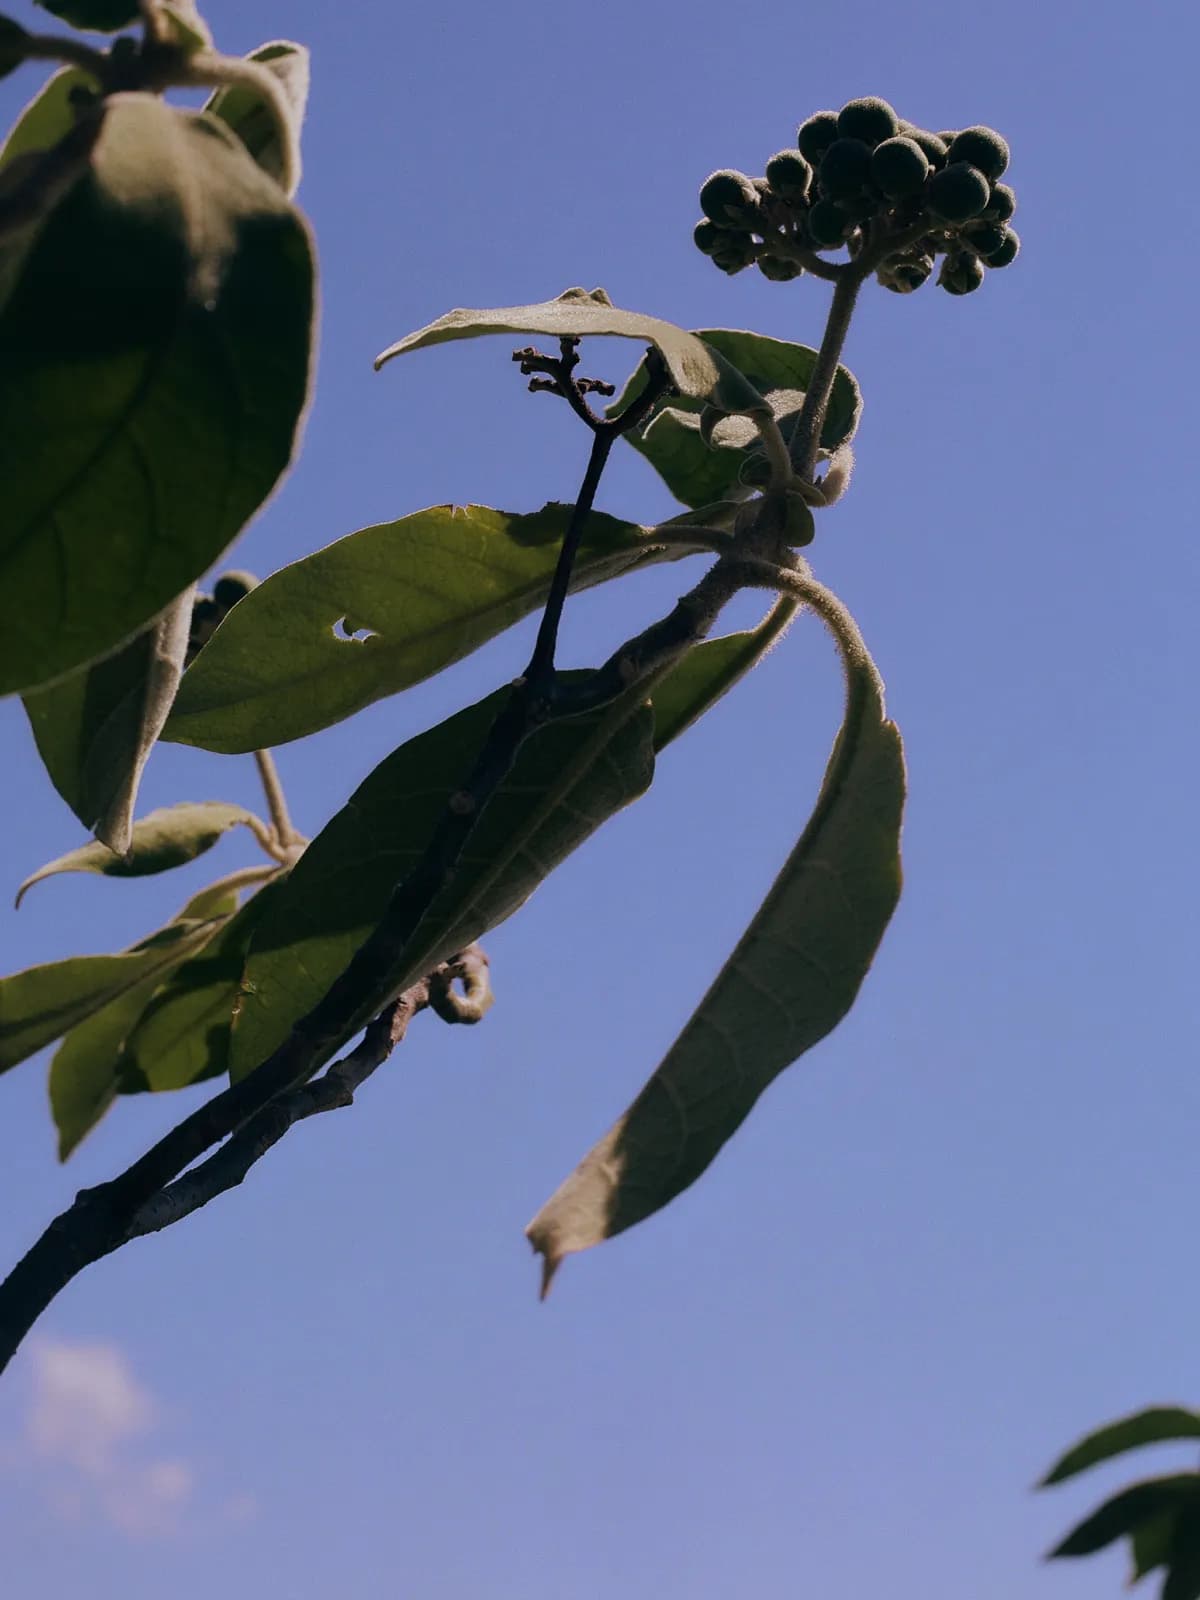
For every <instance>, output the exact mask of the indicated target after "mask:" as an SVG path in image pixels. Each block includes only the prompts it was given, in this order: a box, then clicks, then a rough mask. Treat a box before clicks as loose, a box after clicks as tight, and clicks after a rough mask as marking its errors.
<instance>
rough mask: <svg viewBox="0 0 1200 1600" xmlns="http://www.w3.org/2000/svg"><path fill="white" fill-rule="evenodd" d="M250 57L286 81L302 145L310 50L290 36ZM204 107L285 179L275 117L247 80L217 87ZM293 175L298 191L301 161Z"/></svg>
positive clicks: (267, 167) (296, 133) (273, 173)
mask: <svg viewBox="0 0 1200 1600" xmlns="http://www.w3.org/2000/svg"><path fill="white" fill-rule="evenodd" d="M247 59H248V60H250V61H255V62H257V63H258V64H259V65H260V66H263V67H266V68H267V70H268V71H269V72H271V73H273V74H274V75H275V77H277V78H278V79H279V81H280V83H281V84H282V86H283V92H284V96H285V98H286V100H287V103H288V105H289V107H290V108H291V112H292V128H293V133H294V136H295V139H296V143H297V146H298V144H299V137H300V127H301V124H302V123H303V121H304V111H305V107H306V106H307V104H308V84H309V53H308V51H307V50H306V49H305V47H304V46H303V45H302V44H293V43H292V41H291V40H290V39H275V40H273V41H272V42H271V43H270V44H264V45H260V46H259V47H258V49H257V50H252V51H251V52H250V55H249V57H248V58H247ZM204 109H205V110H206V111H209V112H211V113H212V115H213V116H214V117H220V118H221V120H222V122H226V123H228V125H229V126H230V127H231V128H232V129H233V131H234V133H236V134H237V136H238V138H239V139H240V140H241V141H242V143H243V144H244V145H245V146H246V149H247V150H249V152H250V154H251V155H252V156H253V157H254V159H255V161H257V163H258V165H259V166H260V167H261V168H262V169H263V171H264V172H268V173H270V175H271V177H272V178H274V179H275V181H276V183H280V182H282V181H283V178H284V176H285V174H286V171H287V159H286V152H285V150H284V148H283V141H282V140H281V138H280V136H279V128H278V126H277V125H276V122H275V117H274V115H273V114H272V112H271V108H270V107H269V106H268V105H267V103H266V101H265V100H264V99H263V97H262V95H261V94H259V93H258V92H257V91H256V90H254V89H252V88H250V87H249V85H247V84H241V83H238V84H227V85H226V86H225V88H223V89H218V90H217V91H216V93H215V94H214V95H213V96H212V98H211V99H210V100H209V102H208V104H207V105H206V106H205V108H204ZM292 176H293V179H294V181H293V184H292V191H293V192H294V190H295V187H296V185H297V184H298V183H299V181H300V168H299V164H298V163H297V165H296V170H295V172H294V173H293V175H292Z"/></svg>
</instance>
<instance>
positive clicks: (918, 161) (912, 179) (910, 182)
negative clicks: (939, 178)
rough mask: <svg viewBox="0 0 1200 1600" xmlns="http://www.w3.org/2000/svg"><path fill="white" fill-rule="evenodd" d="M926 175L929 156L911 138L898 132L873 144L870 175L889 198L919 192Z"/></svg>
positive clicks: (900, 198) (901, 197) (892, 198)
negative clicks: (893, 136)
mask: <svg viewBox="0 0 1200 1600" xmlns="http://www.w3.org/2000/svg"><path fill="white" fill-rule="evenodd" d="M928 176H929V157H928V156H927V155H926V154H925V152H924V150H922V149H921V146H920V145H919V144H918V143H917V142H916V140H915V139H909V138H907V137H906V136H905V135H903V134H901V135H899V136H898V137H897V138H895V139H885V140H884V141H883V143H882V144H880V145H876V146H875V152H874V154H873V155H872V157H871V178H872V180H873V182H874V183H875V184H876V185H877V186H878V187H879V188H880V189H882V190H883V192H884V194H885V195H887V197H888V199H889V200H903V199H905V198H906V197H907V196H909V195H913V194H920V192H921V190H922V189H923V188H924V186H925V179H926V178H927V177H928Z"/></svg>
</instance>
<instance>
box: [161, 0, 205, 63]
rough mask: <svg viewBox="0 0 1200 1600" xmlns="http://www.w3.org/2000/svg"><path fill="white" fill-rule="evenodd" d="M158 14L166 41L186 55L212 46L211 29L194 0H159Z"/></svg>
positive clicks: (191, 54) (192, 54)
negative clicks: (162, 24)
mask: <svg viewBox="0 0 1200 1600" xmlns="http://www.w3.org/2000/svg"><path fill="white" fill-rule="evenodd" d="M159 15H160V17H161V18H162V21H163V23H164V24H165V27H164V34H165V36H166V38H167V40H168V42H169V43H170V44H172V45H174V46H175V47H176V48H177V49H181V50H183V51H184V52H185V53H186V54H187V55H189V56H194V55H195V53H196V51H197V50H208V49H211V47H212V42H213V36H212V30H211V29H210V28H209V26H208V23H207V22H205V20H204V18H203V17H202V16H201V15H200V10H199V7H198V6H197V5H196V0H159Z"/></svg>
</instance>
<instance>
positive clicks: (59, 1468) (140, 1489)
mask: <svg viewBox="0 0 1200 1600" xmlns="http://www.w3.org/2000/svg"><path fill="white" fill-rule="evenodd" d="M25 1367H26V1373H27V1379H28V1383H29V1403H28V1408H27V1410H26V1413H25V1418H24V1427H23V1429H22V1437H21V1439H20V1441H19V1444H18V1448H17V1449H16V1450H7V1451H5V1455H6V1456H7V1457H8V1459H9V1462H10V1463H11V1464H12V1465H14V1466H15V1465H17V1464H18V1462H23V1465H24V1467H25V1468H26V1469H27V1468H28V1466H29V1465H30V1464H33V1463H36V1465H37V1467H38V1469H39V1470H38V1471H37V1473H36V1474H35V1476H36V1481H37V1483H38V1485H39V1487H40V1490H41V1492H42V1494H43V1495H44V1497H45V1499H46V1502H47V1504H49V1506H50V1507H51V1509H52V1510H53V1511H54V1512H55V1513H56V1514H57V1515H58V1516H60V1517H61V1518H62V1519H63V1520H64V1521H69V1522H76V1523H79V1522H85V1521H89V1520H94V1519H96V1518H100V1519H102V1520H103V1521H105V1522H107V1523H109V1524H110V1526H112V1527H114V1528H116V1529H118V1530H119V1531H120V1532H122V1533H125V1534H127V1535H129V1536H130V1537H132V1538H145V1537H148V1536H154V1535H164V1534H171V1533H175V1532H178V1531H180V1529H181V1527H182V1521H183V1517H184V1515H185V1513H187V1512H188V1511H189V1510H190V1509H191V1507H192V1504H193V1501H194V1498H195V1489H196V1475H195V1472H194V1470H193V1468H192V1466H191V1464H190V1463H189V1462H188V1461H186V1460H184V1459H182V1458H180V1457H178V1456H166V1455H160V1454H158V1453H157V1452H156V1451H155V1450H154V1449H153V1444H154V1435H155V1433H156V1432H158V1431H160V1430H161V1428H162V1415H161V1408H160V1407H159V1405H158V1404H157V1402H156V1401H155V1399H154V1397H153V1395H151V1394H150V1392H149V1391H148V1390H147V1389H146V1388H145V1386H144V1385H143V1384H141V1383H140V1382H139V1381H138V1380H137V1378H136V1377H135V1376H134V1374H133V1370H132V1368H131V1367H130V1364H129V1361H128V1359H127V1358H126V1356H125V1355H124V1354H123V1352H122V1351H121V1350H119V1349H117V1347H116V1346H115V1345H107V1344H74V1343H67V1342H65V1341H62V1340H58V1341H53V1342H51V1341H41V1342H38V1343H35V1344H33V1345H32V1346H31V1347H30V1350H29V1352H28V1355H27V1357H26V1361H25Z"/></svg>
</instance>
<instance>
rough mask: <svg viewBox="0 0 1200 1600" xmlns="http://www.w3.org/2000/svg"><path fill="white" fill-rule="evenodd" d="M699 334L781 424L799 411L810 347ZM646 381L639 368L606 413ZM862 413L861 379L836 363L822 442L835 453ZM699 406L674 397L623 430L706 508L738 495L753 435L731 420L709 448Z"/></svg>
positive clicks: (726, 331) (715, 331)
mask: <svg viewBox="0 0 1200 1600" xmlns="http://www.w3.org/2000/svg"><path fill="white" fill-rule="evenodd" d="M697 337H698V338H701V339H703V340H704V341H705V343H706V344H707V345H708V346H709V347H710V348H711V349H714V350H716V351H718V352H719V353H720V354H721V355H723V356H724V357H726V358H727V359H728V360H729V361H730V362H731V363H732V364H733V365H734V366H736V367H737V368H738V370H739V371H741V372H743V373H745V375H746V377H747V378H748V379H749V381H750V382H751V383H752V384H753V385H754V387H755V389H757V390H758V391H759V392H760V393H761V394H762V395H763V397H764V398H765V399H766V401H767V403H768V404H769V405H770V408H771V411H772V413H773V415H774V416H775V417H776V419H777V420H778V421H779V422H780V423H781V424H783V425H786V423H787V421H788V419H789V418H791V417H793V416H794V415H795V414H796V413H797V412H798V411H799V409H800V407H801V405H802V404H803V401H804V390H805V388H806V386H807V385H808V383H809V380H810V379H811V377H812V370H813V366H814V364H815V362H816V359H817V353H816V351H815V350H812V349H810V348H809V346H808V345H803V344H790V343H788V342H787V341H785V340H782V339H770V338H768V337H767V336H766V335H765V334H761V333H745V332H742V331H741V330H739V329H734V328H702V329H699V330H698V332H697ZM645 381H646V378H645V371H644V369H642V368H639V370H638V371H637V372H635V373H634V375H633V376H632V377H631V378H630V380H629V382H628V384H626V386H625V389H624V392H623V393H622V394H621V395H620V396H618V398H617V399H616V400H614V401H613V402H612V404H611V405H610V406H609V408H608V414H609V416H613V415H615V414H616V413H617V412H618V411H623V410H624V409H625V407H626V406H627V405H628V404H629V403H630V401H631V400H633V399H634V398H636V396H637V395H638V394H639V393H640V392H641V390H642V388H643V387H644V385H645ZM861 410H862V395H861V393H860V392H859V387H858V383H857V382H856V380H855V378H854V376H853V374H852V373H851V372H849V371H848V370H847V368H845V367H839V368H838V371H837V377H836V378H835V380H834V385H833V394H832V396H831V397H830V402H829V410H828V412H827V414H826V418H825V426H824V428H823V429H822V432H821V444H822V447H823V448H824V449H826V450H830V451H832V450H836V449H837V447H838V446H839V445H841V444H844V443H845V442H846V441H847V440H848V439H850V438H851V437H852V436H853V434H854V431H855V429H856V428H857V426H858V418H859V413H860V412H861ZM703 411H704V407H703V405H702V404H701V403H700V402H699V401H696V400H689V399H686V398H684V397H682V396H677V395H672V396H670V398H669V399H668V400H666V401H665V402H664V403H662V404H661V405H660V406H659V407H658V408H657V409H656V410H655V411H654V412H653V413H652V415H651V416H650V417H649V418H648V419H647V421H646V422H644V423H643V424H642V425H641V427H639V428H635V429H633V430H632V431H631V432H629V433H627V434H625V435H624V437H625V438H626V439H628V441H629V443H630V444H631V445H632V446H633V447H634V449H635V450H637V451H639V452H640V453H641V454H642V455H644V456H645V457H646V459H647V461H649V463H650V465H651V466H652V467H653V468H654V470H655V471H656V472H657V473H658V474H659V476H660V477H661V478H662V480H663V482H664V483H665V484H666V486H667V488H668V489H669V490H670V491H671V493H672V494H673V495H674V496H675V497H676V498H677V499H678V500H681V501H682V502H683V503H684V505H689V506H699V505H705V504H706V503H707V502H708V501H710V500H720V499H722V498H723V497H724V496H726V495H728V494H730V493H732V492H736V489H737V484H738V472H739V470H740V468H741V465H742V462H743V461H744V460H745V459H746V451H747V449H748V448H749V447H752V446H753V445H754V444H755V442H756V440H757V438H758V435H757V432H756V431H755V428H754V426H753V424H752V423H750V422H748V421H746V419H745V418H740V417H728V418H726V419H725V420H724V421H720V422H717V423H716V424H715V427H714V429H713V440H712V445H711V446H709V445H707V444H706V443H705V442H704V439H703V438H702V436H701V416H702V413H703Z"/></svg>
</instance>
